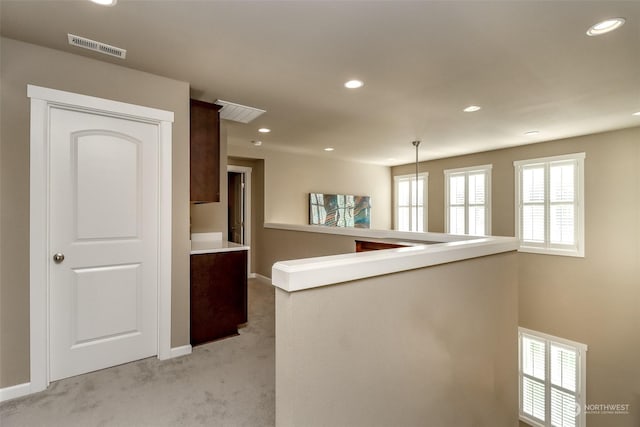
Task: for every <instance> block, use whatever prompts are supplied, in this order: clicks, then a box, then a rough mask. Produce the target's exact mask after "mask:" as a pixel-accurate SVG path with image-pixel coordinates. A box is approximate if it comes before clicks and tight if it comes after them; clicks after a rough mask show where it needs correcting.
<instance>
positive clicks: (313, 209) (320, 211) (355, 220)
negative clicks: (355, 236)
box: [309, 193, 371, 228]
mask: <svg viewBox="0 0 640 427" xmlns="http://www.w3.org/2000/svg"><path fill="white" fill-rule="evenodd" d="M309 224H311V225H326V226H328V227H355V228H369V227H370V224H371V198H370V197H369V196H352V195H346V194H323V193H309Z"/></svg>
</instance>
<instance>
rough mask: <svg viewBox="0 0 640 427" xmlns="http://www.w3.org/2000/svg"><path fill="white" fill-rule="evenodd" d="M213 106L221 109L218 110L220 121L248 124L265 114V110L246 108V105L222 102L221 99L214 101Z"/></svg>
mask: <svg viewBox="0 0 640 427" xmlns="http://www.w3.org/2000/svg"><path fill="white" fill-rule="evenodd" d="M214 104H216V105H220V106H221V107H222V109H221V110H220V118H221V119H226V120H233V121H234V122H240V123H249V122H250V121H252V120H253V119H255V118H257V117H258V116H260V115H262V114H264V113H266V111H265V110H261V109H259V108H254V107H247V106H246V105H240V104H236V103H235V102H229V101H223V100H221V99H218V100H216V102H214Z"/></svg>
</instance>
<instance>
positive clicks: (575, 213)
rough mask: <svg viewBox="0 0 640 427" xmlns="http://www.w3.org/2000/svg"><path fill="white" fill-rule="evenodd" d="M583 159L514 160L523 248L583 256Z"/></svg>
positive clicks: (518, 227) (581, 156)
mask: <svg viewBox="0 0 640 427" xmlns="http://www.w3.org/2000/svg"><path fill="white" fill-rule="evenodd" d="M584 158H585V154H584V153H577V154H569V155H566V156H557V157H548V158H544V159H534V160H523V161H518V162H514V167H515V177H516V236H517V237H518V238H519V239H520V251H523V252H535V253H546V254H555V255H568V256H579V257H583V256H584V203H583V201H584V186H583V182H584Z"/></svg>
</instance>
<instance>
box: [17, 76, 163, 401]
mask: <svg viewBox="0 0 640 427" xmlns="http://www.w3.org/2000/svg"><path fill="white" fill-rule="evenodd" d="M28 96H29V97H30V98H31V171H30V176H31V189H30V191H31V194H30V198H31V230H30V245H31V249H30V251H31V254H30V257H31V260H30V261H31V263H30V264H31V266H30V273H31V279H30V290H31V303H30V319H31V337H30V340H31V386H30V387H31V392H36V391H39V390H42V389H44V388H46V387H47V385H48V383H49V381H50V380H55V379H59V378H63V377H66V376H71V375H76V374H78V373H82V372H88V371H92V370H95V369H101V368H104V367H107V366H113V365H116V364H120V363H125V362H128V361H131V360H136V359H139V358H142V357H147V356H152V355H155V354H157V355H158V357H159V358H161V359H164V358H168V357H170V350H171V348H170V345H171V344H170V340H171V328H170V322H171V314H170V309H171V122H172V121H173V113H170V112H166V111H162V110H156V109H151V108H147V107H140V106H135V105H131V104H125V103H120V102H115V101H109V100H104V99H99V98H94V97H88V96H85V95H77V94H72V93H68V92H62V91H57V90H52V89H46V88H40V87H36V86H31V85H29V87H28ZM57 252H59V253H63V254H64V256H65V260H64V261H63V262H61V263H55V262H54V261H53V259H52V257H53V254H54V253H57Z"/></svg>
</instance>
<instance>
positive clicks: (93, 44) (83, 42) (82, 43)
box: [67, 34, 127, 59]
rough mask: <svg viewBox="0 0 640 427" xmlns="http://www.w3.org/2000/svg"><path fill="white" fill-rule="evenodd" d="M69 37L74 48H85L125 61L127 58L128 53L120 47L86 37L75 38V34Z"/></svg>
mask: <svg viewBox="0 0 640 427" xmlns="http://www.w3.org/2000/svg"><path fill="white" fill-rule="evenodd" d="M67 36H68V37H69V44H70V45H72V46H78V47H83V48H85V49H89V50H93V51H96V52H100V53H104V54H106V55H111V56H115V57H116V58H120V59H125V58H126V57H127V51H126V50H125V49H120V48H119V47H115V46H111V45H108V44H105V43H100V42H97V41H95V40H90V39H87V38H84V37H80V36H74V35H73V34H67Z"/></svg>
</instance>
